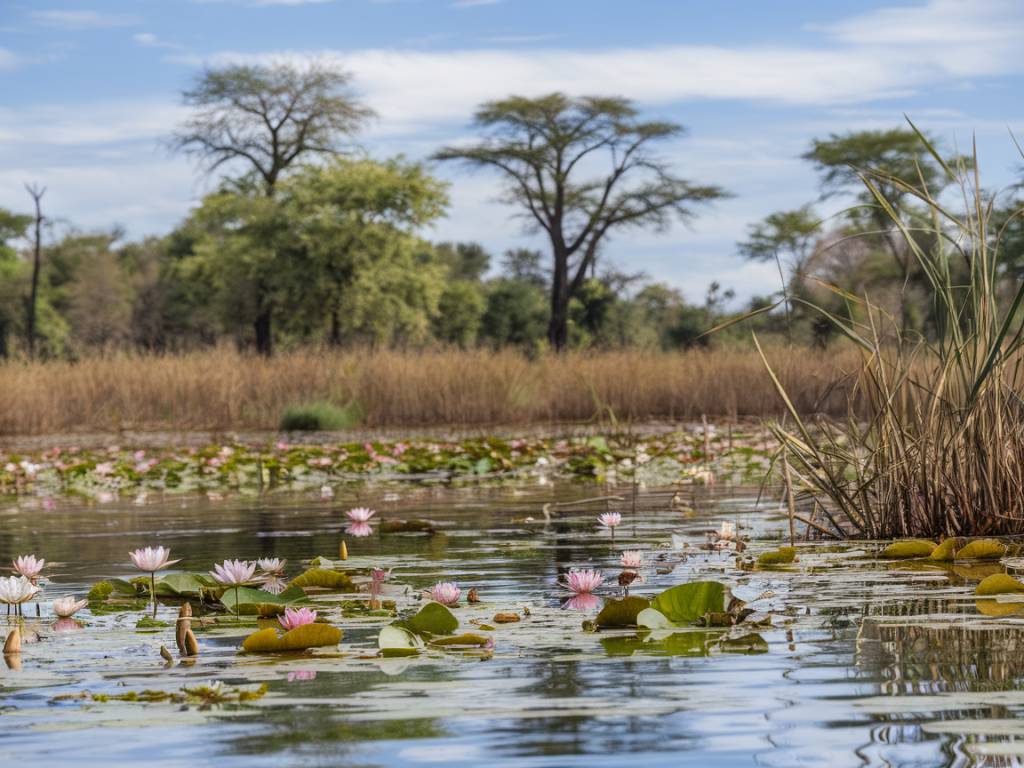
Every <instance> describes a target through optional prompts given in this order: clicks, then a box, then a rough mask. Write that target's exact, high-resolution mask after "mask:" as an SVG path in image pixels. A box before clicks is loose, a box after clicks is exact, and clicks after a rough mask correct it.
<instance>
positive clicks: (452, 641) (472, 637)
mask: <svg viewBox="0 0 1024 768" xmlns="http://www.w3.org/2000/svg"><path fill="white" fill-rule="evenodd" d="M430 642H431V644H432V645H476V646H479V647H480V648H483V647H484V646H485V645H487V644H488V643H489V642H491V640H490V638H488V637H484V636H483V635H478V634H476V633H474V632H464V633H463V634H461V635H452V636H451V637H439V638H437V639H436V640H431V641H430Z"/></svg>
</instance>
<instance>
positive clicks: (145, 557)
mask: <svg viewBox="0 0 1024 768" xmlns="http://www.w3.org/2000/svg"><path fill="white" fill-rule="evenodd" d="M129 556H130V557H131V559H132V562H133V563H135V567H136V568H138V569H139V570H140V571H145V572H146V573H156V572H157V571H161V570H163V569H164V568H166V567H167V566H169V565H174V564H175V563H177V562H180V561H179V560H171V550H170V549H164V548H163V547H146V548H145V549H136V550H135V551H134V552H130V553H129Z"/></svg>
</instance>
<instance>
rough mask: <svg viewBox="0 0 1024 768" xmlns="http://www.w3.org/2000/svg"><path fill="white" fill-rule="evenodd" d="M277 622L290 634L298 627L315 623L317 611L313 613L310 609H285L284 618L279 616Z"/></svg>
mask: <svg viewBox="0 0 1024 768" xmlns="http://www.w3.org/2000/svg"><path fill="white" fill-rule="evenodd" d="M277 620H278V622H280V624H281V626H282V627H284V631H285V632H289V631H291V630H293V629H296V628H297V627H302V626H305V625H306V624H312V623H313V622H315V621H316V611H311V610H310V609H309V608H299V609H298V610H296V609H294V608H285V609H284V616H278V618H277Z"/></svg>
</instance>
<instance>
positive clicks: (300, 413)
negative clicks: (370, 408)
mask: <svg viewBox="0 0 1024 768" xmlns="http://www.w3.org/2000/svg"><path fill="white" fill-rule="evenodd" d="M360 417H361V414H360V413H359V409H358V408H356V407H355V406H352V405H347V406H345V407H343V408H342V407H339V406H337V405H334V404H333V403H328V402H326V401H319V402H315V403H300V404H298V405H289V406H287V407H286V408H285V409H284V413H282V414H281V430H282V431H283V432H317V431H329V432H337V431H338V430H342V429H351V428H352V427H354V426H356V425H357V424H359V421H360Z"/></svg>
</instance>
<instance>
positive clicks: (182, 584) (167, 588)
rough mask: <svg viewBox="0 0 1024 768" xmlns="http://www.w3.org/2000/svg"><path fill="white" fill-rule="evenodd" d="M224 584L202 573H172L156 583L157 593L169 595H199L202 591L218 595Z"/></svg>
mask: <svg viewBox="0 0 1024 768" xmlns="http://www.w3.org/2000/svg"><path fill="white" fill-rule="evenodd" d="M223 591H224V585H223V584H218V583H217V582H215V581H214V580H213V579H211V578H209V577H208V576H205V575H204V574H201V573H172V574H169V575H168V576H164V577H163V578H162V579H160V581H158V582H157V583H156V593H157V595H163V596H169V597H199V595H200V593H206V594H211V595H213V596H218V595H220V594H221V593H222V592H223Z"/></svg>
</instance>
